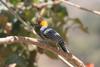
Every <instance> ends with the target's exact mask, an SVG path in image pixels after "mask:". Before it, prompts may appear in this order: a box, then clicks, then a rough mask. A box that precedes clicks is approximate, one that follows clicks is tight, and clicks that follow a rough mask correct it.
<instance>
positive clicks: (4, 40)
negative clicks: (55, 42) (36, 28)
mask: <svg viewBox="0 0 100 67" xmlns="http://www.w3.org/2000/svg"><path fill="white" fill-rule="evenodd" d="M5 43H6V44H10V43H26V44H29V43H31V44H34V45H36V46H38V47H40V48H43V49H47V50H49V51H52V52H53V53H55V54H56V55H58V56H60V57H62V58H64V59H65V60H66V61H68V62H69V63H71V64H72V65H74V66H76V67H85V65H84V63H83V62H82V61H81V60H79V59H78V58H77V57H75V56H74V55H72V54H71V53H65V52H63V51H62V50H58V49H57V48H54V47H51V46H49V45H46V44H44V43H43V41H42V40H37V39H34V38H30V37H22V36H8V37H5V38H0V44H1V45H2V44H5ZM60 59H61V58H60Z"/></svg>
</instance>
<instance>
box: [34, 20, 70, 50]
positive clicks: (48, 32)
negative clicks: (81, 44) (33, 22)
mask: <svg viewBox="0 0 100 67" xmlns="http://www.w3.org/2000/svg"><path fill="white" fill-rule="evenodd" d="M35 30H36V32H38V35H39V36H40V37H41V38H43V39H44V38H47V39H50V40H51V41H55V42H56V43H57V45H59V47H60V48H61V49H62V50H63V51H64V52H69V51H68V49H67V48H66V47H65V43H64V40H63V38H62V37H61V36H60V34H59V33H57V32H56V31H55V30H54V29H52V28H51V27H49V26H48V22H47V21H46V20H44V19H43V18H39V19H38V20H37V26H36V29H35Z"/></svg>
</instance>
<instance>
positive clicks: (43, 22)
mask: <svg viewBox="0 0 100 67" xmlns="http://www.w3.org/2000/svg"><path fill="white" fill-rule="evenodd" d="M40 25H41V26H44V27H47V26H48V22H47V21H45V20H42V21H41V23H40Z"/></svg>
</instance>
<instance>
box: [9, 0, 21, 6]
mask: <svg viewBox="0 0 100 67" xmlns="http://www.w3.org/2000/svg"><path fill="white" fill-rule="evenodd" d="M9 1H10V2H11V3H12V4H13V5H14V6H16V5H17V4H18V3H19V2H21V0H9Z"/></svg>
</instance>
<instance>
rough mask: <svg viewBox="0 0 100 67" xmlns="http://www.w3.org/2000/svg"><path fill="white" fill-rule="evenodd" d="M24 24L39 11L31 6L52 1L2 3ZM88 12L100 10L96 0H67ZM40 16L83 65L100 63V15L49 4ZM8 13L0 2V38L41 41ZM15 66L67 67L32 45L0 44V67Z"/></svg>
mask: <svg viewBox="0 0 100 67" xmlns="http://www.w3.org/2000/svg"><path fill="white" fill-rule="evenodd" d="M3 1H4V2H5V3H6V4H7V5H8V6H9V7H10V8H11V9H13V10H14V11H15V12H16V13H17V14H18V15H19V16H20V17H21V18H22V19H23V20H24V21H26V23H27V24H29V25H31V24H34V23H36V22H35V21H34V19H35V18H36V17H37V16H36V14H37V13H38V12H39V10H38V9H36V8H33V7H31V5H32V4H33V3H37V4H38V3H43V2H51V1H52V0H3ZM69 1H70V2H73V3H75V4H79V5H80V6H82V7H85V8H87V9H91V10H98V11H100V1H99V0H69ZM45 9H46V10H45V12H44V15H43V17H44V18H45V19H46V20H47V21H48V22H49V25H50V26H51V27H53V28H54V29H55V30H57V31H58V32H59V33H60V34H61V36H62V37H63V38H64V40H65V42H68V44H69V45H66V46H68V47H69V49H70V51H71V52H72V53H73V54H74V55H75V56H77V57H78V58H80V59H81V60H82V61H83V62H84V63H85V64H88V63H93V64H94V65H95V67H99V66H100V64H99V62H100V59H99V57H100V41H99V40H100V22H99V21H100V16H99V15H96V14H93V13H90V12H86V11H83V10H80V9H78V8H76V7H73V6H69V5H68V4H65V3H62V4H59V5H53V6H52V5H48V6H47V8H45ZM25 28H26V27H25V26H24V25H23V23H21V22H20V21H19V20H18V19H17V18H16V17H14V16H13V15H12V14H11V13H10V12H9V10H8V9H7V8H6V7H5V6H4V5H3V4H1V3H0V37H6V36H10V35H18V36H19V35H20V36H29V37H33V38H40V37H39V36H37V35H35V34H33V33H31V32H29V31H28V30H26V29H25ZM13 63H16V64H17V67H51V66H52V67H66V64H64V63H63V62H62V61H61V60H59V59H58V58H57V56H56V55H54V54H53V53H51V52H49V51H47V50H44V49H41V48H38V47H36V46H33V45H26V44H23V43H20V44H19V43H15V44H13V45H12V44H10V45H7V44H4V45H0V67H4V66H6V65H9V64H13Z"/></svg>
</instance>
